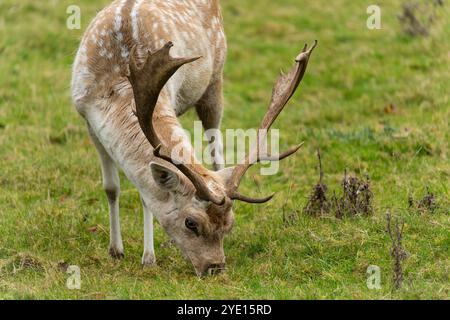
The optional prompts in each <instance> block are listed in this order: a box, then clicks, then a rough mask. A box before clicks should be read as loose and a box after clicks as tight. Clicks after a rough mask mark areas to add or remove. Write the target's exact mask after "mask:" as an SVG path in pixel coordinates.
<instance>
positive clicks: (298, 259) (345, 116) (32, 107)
mask: <svg viewBox="0 0 450 320" xmlns="http://www.w3.org/2000/svg"><path fill="white" fill-rule="evenodd" d="M76 3H77V4H78V5H79V6H80V7H81V8H82V30H68V29H67V28H66V27H65V22H66V18H67V15H66V8H67V6H68V5H70V4H73V1H67V0H61V1H57V0H54V1H44V2H42V1H41V2H36V1H31V0H23V1H20V2H17V1H13V0H4V1H2V2H1V3H0V12H1V15H0V158H1V162H2V163H1V165H0V298H3V299H13V298H20V299H28V298H30V299H51V298H61V299H116V298H119V299H156V298H160V299H173V298H182V299H195V298H201V299H202V298H220V299H222V298H229V299H240V298H250V299H253V298H262V299H429V298H433V299H448V298H449V289H450V285H449V283H450V281H449V271H450V270H449V269H450V261H449V256H450V255H449V253H450V233H449V227H450V220H449V219H450V211H449V197H450V184H449V181H450V178H449V177H450V161H449V152H450V148H449V141H450V129H449V119H450V99H449V92H448V90H449V86H450V74H449V72H448V69H449V64H450V42H449V39H450V19H448V17H449V16H450V15H449V13H450V12H449V7H448V4H447V7H446V8H445V9H442V11H441V13H440V17H439V19H438V20H437V22H436V23H435V24H434V26H433V27H432V30H431V35H430V36H429V37H426V38H410V37H408V36H405V35H403V34H402V32H401V27H400V25H399V23H398V21H397V17H396V15H397V14H398V13H399V12H400V1H385V0H380V1H378V4H379V5H380V6H381V8H382V24H383V29H382V30H375V31H370V30H368V29H367V28H366V19H367V17H368V16H367V14H366V8H367V6H368V5H369V4H371V3H366V2H364V1H350V0H337V1H334V2H333V5H330V4H329V1H325V0H320V1H319V0H318V1H298V0H283V1H281V0H280V1H271V0H258V1H257V3H256V2H255V1H238V0H228V1H223V9H224V16H225V23H226V31H227V35H228V41H229V55H228V62H227V66H226V71H225V75H226V85H225V100H226V111H225V117H224V123H223V128H251V127H255V126H257V124H258V122H259V119H260V118H261V116H262V115H263V113H264V111H265V107H266V105H267V102H268V99H269V96H270V89H271V86H272V84H273V81H274V78H275V76H276V72H277V71H278V70H279V69H280V68H285V69H286V68H287V67H288V66H289V65H290V63H291V61H292V58H293V57H295V55H296V53H297V52H298V51H299V49H300V48H301V47H302V45H303V43H304V42H305V41H308V42H310V43H311V42H312V41H313V40H314V39H318V40H319V41H320V43H319V47H318V49H317V50H316V51H315V53H314V56H313V58H312V61H311V62H310V66H309V70H308V73H307V76H306V77H305V80H304V83H303V85H302V87H301V90H299V91H300V93H298V94H296V96H295V97H294V99H293V101H292V102H291V104H290V105H289V106H288V110H287V111H286V112H285V113H284V114H282V115H281V117H280V118H279V120H278V121H277V123H276V127H278V128H280V129H281V135H282V145H283V146H287V145H290V144H292V143H296V142H298V141H302V140H303V141H305V142H306V145H305V147H304V149H303V151H302V152H301V153H299V154H298V155H297V156H296V157H294V158H292V159H289V160H287V161H285V162H283V163H282V164H281V168H282V169H281V170H280V173H279V174H278V175H276V176H272V177H262V178H261V179H260V177H259V176H258V175H257V171H256V170H253V171H252V175H254V176H255V178H254V179H252V178H251V177H252V175H249V178H247V179H246V181H245V182H244V184H243V186H242V190H243V191H246V192H247V193H252V194H255V193H257V192H256V191H255V190H254V189H255V187H254V183H255V182H254V180H257V181H262V183H261V186H260V189H261V193H264V194H265V193H267V192H269V191H271V190H274V191H278V196H277V197H276V199H275V200H273V201H272V202H271V203H269V204H267V205H263V206H252V205H246V204H241V203H236V205H235V211H236V213H237V214H236V216H237V222H236V227H235V229H234V231H233V233H232V234H231V235H230V236H229V237H228V238H227V239H226V243H225V250H226V253H227V261H228V271H227V272H226V274H223V275H220V276H217V277H213V278H209V279H205V280H201V279H198V278H197V277H195V276H194V274H193V269H192V267H191V266H190V265H189V264H188V263H187V262H185V261H184V260H183V259H182V258H181V256H180V254H179V253H178V252H177V250H176V249H175V248H173V247H170V246H161V244H163V243H165V242H166V241H167V237H166V236H165V234H163V232H162V230H161V228H160V227H159V226H158V225H157V226H156V239H155V241H156V255H157V259H158V263H159V265H158V267H156V268H154V269H150V270H143V269H142V268H141V266H140V256H141V253H142V241H143V234H142V220H143V219H142V216H141V215H142V214H141V206H140V202H139V196H138V193H137V191H136V190H135V189H134V188H133V186H132V185H131V184H130V183H129V182H128V181H126V179H122V190H123V193H122V197H121V218H122V228H123V236H124V244H125V250H126V258H125V260H123V261H121V262H115V261H112V260H111V259H110V258H109V256H108V254H107V246H108V240H109V236H108V214H107V204H106V198H105V196H104V193H103V191H102V187H101V177H100V170H99V163H98V160H97V155H96V153H95V149H94V147H93V146H92V145H91V143H90V141H89V139H88V135H87V133H86V131H85V127H84V124H83V122H82V121H81V119H80V117H79V116H78V115H77V114H76V112H75V111H74V109H73V108H72V107H71V101H70V95H69V83H70V68H71V63H72V61H73V58H74V53H75V51H76V48H77V46H78V43H79V39H80V37H81V35H82V31H83V30H84V29H85V28H86V27H87V24H88V23H89V21H90V20H91V19H92V17H93V16H94V15H95V13H96V12H97V11H98V10H100V9H101V8H102V7H103V6H104V5H106V4H107V3H108V1H106V0H102V1H88V0H77V1H76ZM389 105H394V106H395V112H393V113H390V112H387V113H386V112H385V111H384V109H385V108H386V107H388V106H389ZM194 119H195V116H194V113H190V114H188V115H187V116H186V117H184V118H183V124H184V126H185V127H186V128H191V127H192V121H193V120H194ZM318 147H320V148H321V150H322V158H323V166H324V170H325V174H326V175H325V181H326V183H327V184H328V185H329V186H330V188H333V189H335V188H337V187H338V185H339V183H340V180H341V178H342V175H343V172H344V170H345V168H348V170H349V172H354V173H357V174H361V175H362V174H364V173H368V174H369V175H370V176H371V179H372V185H373V192H374V198H375V203H374V206H375V213H374V215H373V216H371V217H368V218H364V217H355V218H346V219H343V220H338V219H335V218H332V217H324V218H313V217H310V216H307V215H304V214H302V213H301V212H300V211H301V208H302V207H303V206H304V205H305V203H306V201H307V197H308V195H309V193H310V191H311V188H312V186H313V185H314V184H315V183H317V179H318V172H317V160H316V157H315V150H316V149H317V148H318ZM426 187H429V188H430V190H432V191H433V192H434V193H436V194H437V196H438V199H439V202H440V207H439V209H438V210H437V211H436V212H435V213H433V214H431V213H425V214H418V213H417V212H415V211H414V210H409V209H408V195H413V196H414V197H415V198H420V197H421V196H423V195H424V194H425V192H426ZM286 199H287V204H286V210H288V211H290V212H295V211H298V212H299V213H298V219H296V220H295V221H294V222H293V223H291V224H286V223H284V222H283V217H282V216H283V215H282V207H283V205H284V204H285V202H286ZM388 208H391V211H392V213H393V215H394V216H397V217H398V216H401V217H402V218H403V219H404V220H405V223H406V225H405V230H404V239H403V245H404V247H405V249H406V250H407V252H408V259H407V260H406V261H405V263H404V270H405V281H404V284H403V287H402V288H401V289H400V290H396V291H394V290H392V269H393V264H392V260H391V257H390V246H391V243H390V239H389V236H388V235H387V233H386V231H385V226H386V222H385V213H386V210H387V209H388ZM92 227H96V231H95V232H92V229H90V228H92ZM62 262H64V263H67V264H71V265H78V266H79V267H80V268H81V277H82V287H81V290H68V289H67V288H66V285H65V283H66V279H67V277H68V275H67V274H66V273H64V272H63V271H61V268H60V267H59V265H58V264H61V263H62ZM369 265H377V266H379V267H380V268H381V276H382V278H381V285H382V288H381V290H369V289H368V288H367V286H366V279H367V274H366V270H367V267H368V266H369Z"/></svg>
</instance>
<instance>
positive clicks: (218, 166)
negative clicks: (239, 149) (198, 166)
mask: <svg viewBox="0 0 450 320" xmlns="http://www.w3.org/2000/svg"><path fill="white" fill-rule="evenodd" d="M196 110H197V114H198V117H199V119H200V120H201V121H202V124H203V129H204V130H205V134H206V138H207V139H208V143H209V148H210V152H211V158H212V161H213V166H214V169H215V170H216V171H219V170H222V169H223V168H224V167H225V160H224V157H223V139H222V135H221V134H220V124H221V121H222V114H223V80H222V78H220V79H218V80H216V81H214V82H213V83H212V84H211V85H210V86H209V87H208V89H207V90H206V92H205V93H204V95H203V97H202V98H201V99H200V101H199V102H198V103H197V105H196Z"/></svg>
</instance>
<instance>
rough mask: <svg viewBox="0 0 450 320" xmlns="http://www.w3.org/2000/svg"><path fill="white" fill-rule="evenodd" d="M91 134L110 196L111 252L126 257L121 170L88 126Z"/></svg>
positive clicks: (104, 185) (106, 190) (107, 195)
mask: <svg viewBox="0 0 450 320" xmlns="http://www.w3.org/2000/svg"><path fill="white" fill-rule="evenodd" d="M88 129H89V134H90V136H91V139H92V142H93V143H94V145H95V147H96V149H97V151H98V155H99V158H100V162H101V166H102V176H103V188H104V190H105V193H106V197H107V198H108V207H109V223H110V225H109V226H110V233H109V237H110V241H109V254H110V256H111V257H113V258H114V259H122V258H123V257H124V250H123V243H122V235H121V232H120V218H119V195H120V178H119V172H118V170H117V167H116V165H115V163H114V161H113V160H112V159H111V157H110V156H109V154H108V153H107V152H106V150H105V148H104V147H103V145H102V144H101V142H100V141H99V140H98V138H97V136H96V135H95V133H94V132H93V131H92V129H91V128H90V127H89V126H88Z"/></svg>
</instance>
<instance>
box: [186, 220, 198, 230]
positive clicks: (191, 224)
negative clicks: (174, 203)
mask: <svg viewBox="0 0 450 320" xmlns="http://www.w3.org/2000/svg"><path fill="white" fill-rule="evenodd" d="M184 225H185V226H186V228H188V229H189V230H192V231H194V232H195V233H197V229H198V223H197V221H195V220H194V219H192V218H186V220H185V221H184Z"/></svg>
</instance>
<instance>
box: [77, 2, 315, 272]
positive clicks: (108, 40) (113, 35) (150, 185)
mask: <svg viewBox="0 0 450 320" xmlns="http://www.w3.org/2000/svg"><path fill="white" fill-rule="evenodd" d="M172 41H173V43H172ZM172 47H173V48H172ZM314 47H315V45H314ZM314 47H313V48H311V49H309V50H307V47H306V46H305V48H304V49H303V51H302V53H301V54H300V55H299V56H298V57H297V59H296V62H295V66H294V67H293V68H292V70H291V71H290V72H289V73H287V74H286V75H281V76H280V78H279V79H278V81H277V83H276V85H275V87H274V91H273V95H272V101H271V103H270V107H269V110H268V112H267V113H266V115H265V117H264V120H263V121H262V123H261V129H264V130H268V129H269V128H270V127H271V125H272V123H273V122H274V121H275V119H276V118H277V116H278V115H279V113H280V112H281V111H282V109H283V107H284V106H285V105H286V103H287V102H288V100H289V99H290V98H291V96H292V95H293V94H294V92H295V90H296V88H297V87H298V85H299V83H300V81H301V80H302V78H303V75H304V73H305V70H306V67H307V64H308V60H309V57H310V54H311V52H312V50H313V49H314ZM171 48H172V49H171ZM226 50H227V47H226V40H225V35H224V30H223V25H222V16H221V11H220V5H219V1H218V0H183V1H175V0H116V1H114V2H113V3H112V4H111V5H109V6H108V7H106V8H105V9H103V10H102V11H101V12H100V13H99V14H98V15H97V16H96V18H95V19H94V20H93V21H92V23H91V24H90V26H89V27H88V29H87V31H86V33H85V35H84V37H83V39H82V41H81V45H80V48H79V50H78V53H77V56H76V59H75V62H74V66H73V79H72V97H73V101H74V104H75V107H76V109H77V111H78V112H79V113H80V115H81V116H82V117H83V118H84V119H85V121H86V123H87V127H88V131H89V133H90V136H91V139H92V141H93V143H94V145H95V147H96V149H97V151H98V154H99V157H100V161H101V167H102V176H103V186H104V190H105V191H106V195H107V199H108V204H109V214H110V246H109V252H110V255H111V256H112V257H114V258H122V257H123V256H124V248H123V243H122V236H121V231H120V223H119V193H120V183H119V175H118V168H121V169H122V170H123V171H124V173H125V175H126V176H127V177H128V178H129V179H130V180H131V182H132V183H133V184H134V185H135V186H136V188H137V189H138V191H139V194H140V196H141V202H142V205H143V211H144V254H143V257H142V264H143V265H153V264H155V262H156V259H155V254H154V244H153V215H155V217H156V218H157V220H158V221H159V223H160V224H161V226H162V227H163V229H164V230H165V231H166V233H167V234H168V235H169V237H170V238H171V239H172V240H173V241H174V243H175V244H176V245H177V246H178V247H179V248H180V249H181V251H182V253H183V254H184V255H185V256H186V257H187V258H188V259H189V260H190V261H191V262H192V264H193V266H194V268H195V271H196V273H197V274H198V275H205V274H210V273H215V272H216V271H221V270H223V269H224V267H225V255H224V251H223V238H224V235H225V234H227V233H228V232H229V231H230V230H231V229H232V226H233V221H234V214H233V210H232V205H233V201H234V200H240V201H245V202H249V203H263V202H266V201H269V200H270V199H271V198H272V196H270V197H267V198H264V199H253V198H251V197H247V196H244V195H241V194H240V193H239V192H238V187H239V184H240V181H241V179H242V178H243V176H244V174H245V173H246V171H247V169H248V168H249V167H250V166H251V165H252V164H254V163H256V162H259V161H262V160H268V161H278V160H281V159H283V158H286V157H288V156H290V155H291V154H293V153H295V152H296V151H297V150H298V149H299V146H296V147H294V148H292V149H290V150H289V151H287V152H285V153H284V154H280V155H272V156H262V155H260V154H259V152H258V149H259V143H258V144H257V145H256V146H255V148H252V149H251V151H250V152H249V153H248V155H247V156H246V157H245V161H243V162H242V163H241V164H238V165H236V166H235V167H230V168H224V160H223V152H222V151H221V150H222V142H221V141H220V139H213V138H212V137H211V141H210V142H211V143H213V144H214V145H215V148H213V149H214V150H215V152H214V154H212V158H213V160H214V168H215V170H216V171H212V170H209V169H207V168H206V167H204V166H203V165H201V164H198V163H199V161H197V159H196V158H195V154H194V150H193V147H192V145H191V144H190V140H189V139H188V137H187V136H186V134H185V133H184V131H183V129H182V127H181V125H180V123H179V121H178V118H177V117H178V116H180V115H182V114H183V113H184V112H185V111H186V110H188V108H190V107H191V106H193V107H195V108H196V111H197V114H198V116H199V118H200V120H201V121H202V124H203V127H204V129H205V130H207V129H219V127H220V122H221V117H222V108H223V99H222V84H223V75H222V73H223V66H224V62H225V57H226ZM174 57H178V58H174ZM261 132H265V131H261ZM258 138H259V141H262V140H263V139H264V138H265V134H261V135H260V136H259V137H258ZM179 146H182V152H183V154H184V155H183V161H180V159H174V157H173V154H172V152H171V150H173V148H175V147H179ZM186 156H187V157H186ZM185 159H188V160H189V161H185Z"/></svg>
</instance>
